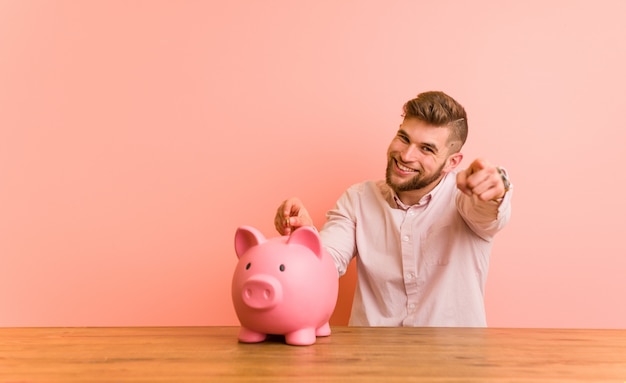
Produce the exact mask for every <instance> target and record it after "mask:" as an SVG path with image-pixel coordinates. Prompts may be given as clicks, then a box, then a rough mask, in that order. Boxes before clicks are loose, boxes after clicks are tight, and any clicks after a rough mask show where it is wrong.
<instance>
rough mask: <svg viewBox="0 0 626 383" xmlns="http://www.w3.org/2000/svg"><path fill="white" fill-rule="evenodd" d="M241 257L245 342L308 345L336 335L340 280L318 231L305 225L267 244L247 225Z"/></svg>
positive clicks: (236, 286)
mask: <svg viewBox="0 0 626 383" xmlns="http://www.w3.org/2000/svg"><path fill="white" fill-rule="evenodd" d="M235 252H236V254H237V257H238V258H239V262H238V264H237V267H236V268H235V272H234V275H233V282H232V289H231V290H232V299H233V305H234V306H235V311H236V313H237V317H238V318H239V322H240V323H241V329H240V331H239V341H240V342H244V343H255V342H262V341H264V340H265V339H266V337H267V335H269V334H272V335H284V336H285V342H286V343H287V344H291V345H299V346H306V345H311V344H314V343H315V341H316V337H317V336H328V335H330V332H331V330H330V326H329V323H328V321H329V319H330V316H331V315H332V313H333V310H334V309H335V304H336V303H337V294H338V290H339V276H338V274H337V268H336V267H335V264H334V262H333V259H332V258H331V256H330V255H329V254H328V253H327V252H326V251H325V250H324V248H323V247H322V244H321V242H320V237H319V234H318V233H317V231H315V230H314V229H313V228H310V227H306V226H304V227H301V228H298V229H296V230H295V231H294V232H293V233H292V234H291V235H290V236H282V237H274V238H269V239H266V238H265V237H264V236H263V234H262V233H261V232H260V231H258V230H257V229H255V228H253V227H249V226H242V227H240V228H238V229H237V232H236V234H235Z"/></svg>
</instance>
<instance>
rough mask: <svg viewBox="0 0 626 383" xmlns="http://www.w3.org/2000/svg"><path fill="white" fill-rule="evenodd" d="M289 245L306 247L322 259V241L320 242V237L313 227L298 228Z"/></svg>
mask: <svg viewBox="0 0 626 383" xmlns="http://www.w3.org/2000/svg"><path fill="white" fill-rule="evenodd" d="M287 243H289V244H297V245H303V246H306V247H308V248H309V249H311V251H313V253H315V255H317V257H318V258H320V259H321V258H322V241H321V240H320V235H319V234H318V233H317V231H315V229H313V228H311V227H308V226H302V227H299V228H297V229H296V230H294V232H293V233H291V236H290V237H289V239H288V240H287Z"/></svg>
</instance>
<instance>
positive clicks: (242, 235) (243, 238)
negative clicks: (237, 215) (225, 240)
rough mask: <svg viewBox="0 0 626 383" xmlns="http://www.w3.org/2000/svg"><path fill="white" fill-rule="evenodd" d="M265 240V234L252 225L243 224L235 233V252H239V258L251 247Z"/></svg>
mask: <svg viewBox="0 0 626 383" xmlns="http://www.w3.org/2000/svg"><path fill="white" fill-rule="evenodd" d="M263 242H265V236H263V234H262V233H261V232H260V231H258V230H257V229H255V228H253V227H250V226H241V227H240V228H238V229H237V232H236V233H235V253H237V258H241V256H242V255H243V254H244V253H245V252H246V251H248V249H249V248H251V247H254V246H256V245H258V244H260V243H263Z"/></svg>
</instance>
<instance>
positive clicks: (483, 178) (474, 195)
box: [456, 159, 512, 239]
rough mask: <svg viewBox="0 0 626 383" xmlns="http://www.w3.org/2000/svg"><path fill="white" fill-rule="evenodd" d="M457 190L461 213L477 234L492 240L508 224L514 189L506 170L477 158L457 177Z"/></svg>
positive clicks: (458, 206)
mask: <svg viewBox="0 0 626 383" xmlns="http://www.w3.org/2000/svg"><path fill="white" fill-rule="evenodd" d="M457 187H458V189H459V190H460V191H461V192H462V193H459V194H458V195H457V198H456V203H457V208H458V210H459V213H460V214H461V215H462V216H463V219H464V220H465V222H466V223H467V224H468V225H469V226H470V227H471V228H472V230H473V231H474V232H475V233H476V234H478V235H480V236H481V237H483V238H485V239H489V238H491V237H492V236H494V235H495V234H496V233H497V232H498V231H499V230H501V229H502V228H503V227H504V226H505V225H506V223H507V222H508V221H509V218H510V215H511V196H512V186H511V184H510V182H509V180H508V175H507V173H506V171H505V170H504V169H502V168H500V167H497V166H494V165H492V164H490V163H489V162H487V161H486V160H484V159H477V160H475V161H474V162H472V163H471V164H470V166H469V167H468V168H467V169H465V170H463V171H461V172H459V173H458V174H457Z"/></svg>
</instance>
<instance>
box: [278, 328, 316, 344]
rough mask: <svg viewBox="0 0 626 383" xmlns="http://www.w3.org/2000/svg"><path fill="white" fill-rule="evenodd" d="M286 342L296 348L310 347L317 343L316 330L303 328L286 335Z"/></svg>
mask: <svg viewBox="0 0 626 383" xmlns="http://www.w3.org/2000/svg"><path fill="white" fill-rule="evenodd" d="M285 342H286V343H287V344H291V345H294V346H309V345H312V344H313V343H315V330H314V329H312V328H303V329H300V330H296V331H294V332H290V333H289V334H285Z"/></svg>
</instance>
